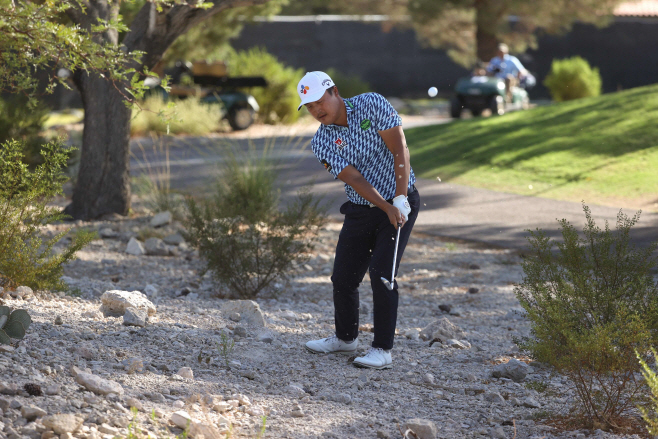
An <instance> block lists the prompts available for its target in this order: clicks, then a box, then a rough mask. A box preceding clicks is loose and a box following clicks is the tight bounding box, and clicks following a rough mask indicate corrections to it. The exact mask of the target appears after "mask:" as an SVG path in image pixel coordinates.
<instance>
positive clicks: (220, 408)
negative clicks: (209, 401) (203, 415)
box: [212, 401, 233, 413]
mask: <svg viewBox="0 0 658 439" xmlns="http://www.w3.org/2000/svg"><path fill="white" fill-rule="evenodd" d="M232 407H233V406H232V405H231V404H229V403H228V402H226V401H220V402H218V403H216V404H214V405H213V406H212V409H213V410H214V411H216V412H217V413H224V412H226V411H228V410H230V409H231V408H232Z"/></svg>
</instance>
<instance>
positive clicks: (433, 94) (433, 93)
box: [427, 87, 439, 98]
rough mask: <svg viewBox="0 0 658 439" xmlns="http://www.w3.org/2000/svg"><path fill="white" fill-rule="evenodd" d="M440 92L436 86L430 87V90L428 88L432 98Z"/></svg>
mask: <svg viewBox="0 0 658 439" xmlns="http://www.w3.org/2000/svg"><path fill="white" fill-rule="evenodd" d="M438 93H439V90H437V88H436V87H430V89H429V90H427V94H428V95H430V97H431V98H433V97H434V96H436V95H437V94H438Z"/></svg>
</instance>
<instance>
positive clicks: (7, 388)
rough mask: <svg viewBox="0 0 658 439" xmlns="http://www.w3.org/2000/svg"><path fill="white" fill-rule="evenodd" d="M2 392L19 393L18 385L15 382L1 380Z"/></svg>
mask: <svg viewBox="0 0 658 439" xmlns="http://www.w3.org/2000/svg"><path fill="white" fill-rule="evenodd" d="M0 394H2V395H10V396H13V395H16V394H18V386H17V385H16V384H14V383H3V382H2V381H0Z"/></svg>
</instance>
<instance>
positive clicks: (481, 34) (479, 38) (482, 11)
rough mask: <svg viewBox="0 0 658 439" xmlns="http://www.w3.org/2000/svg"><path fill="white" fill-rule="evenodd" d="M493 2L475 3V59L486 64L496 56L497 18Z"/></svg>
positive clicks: (479, 0) (482, 0) (481, 0)
mask: <svg viewBox="0 0 658 439" xmlns="http://www.w3.org/2000/svg"><path fill="white" fill-rule="evenodd" d="M493 3H494V1H493V0H476V1H475V28H476V31H475V41H476V44H477V58H478V60H480V61H484V62H488V61H489V60H491V58H493V57H494V56H496V52H497V51H498V38H497V37H496V30H497V28H498V17H496V15H497V14H496V11H495V10H494V4H493Z"/></svg>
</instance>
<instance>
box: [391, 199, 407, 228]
mask: <svg viewBox="0 0 658 439" xmlns="http://www.w3.org/2000/svg"><path fill="white" fill-rule="evenodd" d="M393 206H395V207H397V208H398V210H399V211H400V213H401V214H402V217H403V218H404V221H405V222H407V221H408V220H409V214H410V213H411V206H409V200H408V199H407V197H406V196H404V195H398V196H397V197H395V198H393Z"/></svg>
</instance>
